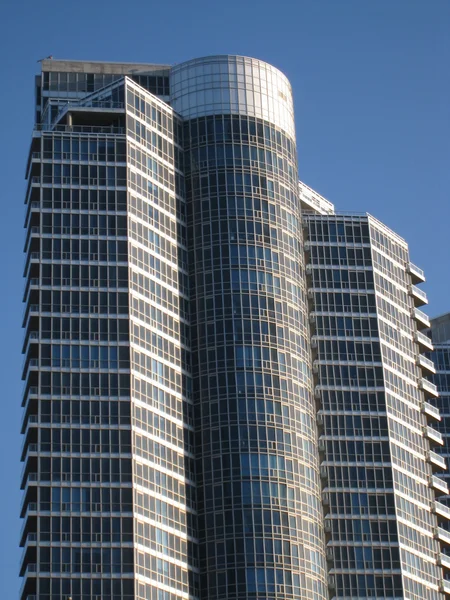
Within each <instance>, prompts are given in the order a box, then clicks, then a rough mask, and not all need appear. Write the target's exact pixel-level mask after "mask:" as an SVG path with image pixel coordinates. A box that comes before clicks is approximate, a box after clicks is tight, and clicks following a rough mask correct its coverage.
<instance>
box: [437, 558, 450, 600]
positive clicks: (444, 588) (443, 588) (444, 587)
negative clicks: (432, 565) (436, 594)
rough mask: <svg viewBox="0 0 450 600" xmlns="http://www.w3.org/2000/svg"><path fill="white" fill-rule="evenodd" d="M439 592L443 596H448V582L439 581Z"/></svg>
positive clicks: (449, 584) (449, 592)
mask: <svg viewBox="0 0 450 600" xmlns="http://www.w3.org/2000/svg"><path fill="white" fill-rule="evenodd" d="M444 556H445V555H444ZM439 591H441V592H443V593H444V594H450V581H447V579H443V580H442V581H441V585H440V586H439Z"/></svg>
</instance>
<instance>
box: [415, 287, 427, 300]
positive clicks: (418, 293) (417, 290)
mask: <svg viewBox="0 0 450 600" xmlns="http://www.w3.org/2000/svg"><path fill="white" fill-rule="evenodd" d="M411 291H412V293H413V294H414V295H415V296H417V298H420V299H421V300H423V301H424V302H428V297H427V294H426V292H424V291H423V290H421V289H420V288H418V287H417V285H414V284H412V285H411Z"/></svg>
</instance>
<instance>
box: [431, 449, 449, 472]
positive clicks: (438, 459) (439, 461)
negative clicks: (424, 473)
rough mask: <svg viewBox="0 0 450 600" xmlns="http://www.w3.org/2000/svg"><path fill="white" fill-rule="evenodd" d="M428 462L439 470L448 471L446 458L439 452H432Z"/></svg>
mask: <svg viewBox="0 0 450 600" xmlns="http://www.w3.org/2000/svg"><path fill="white" fill-rule="evenodd" d="M428 461H429V462H430V463H431V464H432V465H433V466H435V467H437V468H438V469H442V470H444V471H445V470H447V463H446V462H445V458H444V457H443V456H442V455H441V454H438V453H437V452H433V450H430V451H429V453H428Z"/></svg>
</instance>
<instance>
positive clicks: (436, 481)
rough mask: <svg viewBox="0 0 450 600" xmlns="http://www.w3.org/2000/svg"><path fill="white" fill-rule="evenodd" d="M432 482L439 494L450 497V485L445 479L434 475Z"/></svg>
mask: <svg viewBox="0 0 450 600" xmlns="http://www.w3.org/2000/svg"><path fill="white" fill-rule="evenodd" d="M430 482H431V485H432V486H433V487H434V489H435V490H438V491H439V492H441V493H443V494H445V495H446V496H448V493H449V492H448V485H447V483H446V482H445V481H444V480H443V479H441V478H440V477H436V475H432V476H431V480H430Z"/></svg>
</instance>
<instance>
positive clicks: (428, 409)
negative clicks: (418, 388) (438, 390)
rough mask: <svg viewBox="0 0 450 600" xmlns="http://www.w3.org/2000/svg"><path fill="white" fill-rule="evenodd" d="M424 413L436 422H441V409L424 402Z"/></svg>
mask: <svg viewBox="0 0 450 600" xmlns="http://www.w3.org/2000/svg"><path fill="white" fill-rule="evenodd" d="M422 412H423V413H424V414H426V415H427V416H428V417H431V418H432V419H435V420H436V421H440V420H441V413H440V412H439V409H438V408H437V407H436V406H433V405H432V404H430V403H429V402H424V403H423V404H422Z"/></svg>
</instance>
